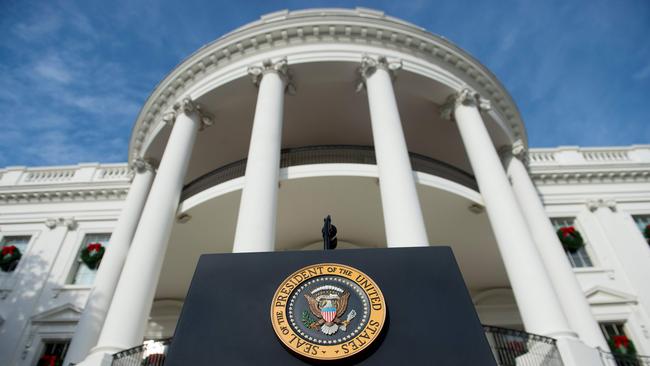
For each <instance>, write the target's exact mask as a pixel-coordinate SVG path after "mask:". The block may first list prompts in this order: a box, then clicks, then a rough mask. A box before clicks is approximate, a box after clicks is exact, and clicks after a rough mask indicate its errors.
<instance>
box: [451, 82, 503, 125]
mask: <svg viewBox="0 0 650 366" xmlns="http://www.w3.org/2000/svg"><path fill="white" fill-rule="evenodd" d="M460 105H464V106H473V107H477V108H478V109H479V110H480V111H489V110H490V109H492V105H491V103H490V101H489V100H487V99H485V98H482V97H481V95H480V94H479V93H477V92H475V91H474V90H471V89H469V88H464V89H462V90H460V91H458V92H456V93H454V94H452V95H450V96H449V97H447V101H445V103H444V104H443V105H442V106H441V108H440V116H441V117H442V118H444V119H447V120H453V119H454V110H455V109H456V107H458V106H460Z"/></svg>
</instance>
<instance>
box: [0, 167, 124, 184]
mask: <svg viewBox="0 0 650 366" xmlns="http://www.w3.org/2000/svg"><path fill="white" fill-rule="evenodd" d="M131 177H132V172H131V170H130V169H129V167H128V165H127V164H124V163H120V164H99V163H88V164H78V165H72V166H59V167H50V168H42V167H34V168H27V167H7V168H5V169H0V187H7V188H9V187H11V188H19V187H31V186H40V185H47V186H52V185H59V184H77V183H81V184H83V183H102V182H129V181H130V180H131Z"/></svg>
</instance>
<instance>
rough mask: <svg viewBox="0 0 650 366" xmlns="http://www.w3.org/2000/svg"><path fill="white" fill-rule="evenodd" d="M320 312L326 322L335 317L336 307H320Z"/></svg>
mask: <svg viewBox="0 0 650 366" xmlns="http://www.w3.org/2000/svg"><path fill="white" fill-rule="evenodd" d="M320 313H321V315H322V316H323V319H325V321H326V322H328V323H331V322H332V321H333V320H334V318H336V308H334V307H324V308H322V309H320Z"/></svg>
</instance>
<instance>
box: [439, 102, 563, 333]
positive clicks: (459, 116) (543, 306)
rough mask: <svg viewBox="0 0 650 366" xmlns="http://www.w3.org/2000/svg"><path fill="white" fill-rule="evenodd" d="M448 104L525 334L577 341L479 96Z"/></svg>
mask: <svg viewBox="0 0 650 366" xmlns="http://www.w3.org/2000/svg"><path fill="white" fill-rule="evenodd" d="M450 102H451V106H450V107H451V108H452V112H453V117H454V118H455V120H456V124H457V125H458V129H459V131H460V135H461V138H462V140H463V144H464V145H465V150H466V151H467V155H468V158H469V161H470V163H471V165H472V170H473V171H474V175H475V177H476V181H477V183H478V186H479V190H480V191H481V195H482V197H483V200H484V202H485V209H486V212H487V215H488V217H489V219H490V225H491V226H492V231H493V232H494V236H495V237H496V241H497V245H498V247H499V251H500V253H501V258H502V259H503V264H504V265H505V268H506V272H507V274H508V278H509V280H510V285H511V287H512V291H513V293H514V295H515V299H516V301H517V305H518V308H519V313H520V314H521V318H522V320H523V322H524V326H525V327H526V331H528V332H531V333H537V334H541V335H545V336H550V337H575V336H576V335H575V334H574V333H573V332H572V331H571V330H570V328H569V324H568V321H567V319H566V317H565V316H564V313H563V312H562V307H561V306H560V302H559V300H558V298H557V294H556V293H555V290H554V289H553V286H552V284H551V280H550V278H549V277H548V274H547V273H546V268H544V264H543V263H542V260H541V257H540V255H539V252H538V251H537V248H536V247H535V244H534V242H533V238H532V236H531V234H530V232H529V230H528V227H527V225H526V221H525V220H524V218H523V216H522V213H521V211H520V209H519V206H518V204H517V201H516V199H515V195H514V193H513V191H512V188H511V187H510V183H509V182H508V178H507V177H506V173H505V171H504V170H503V166H502V165H501V161H500V160H499V156H498V154H497V152H496V149H495V148H494V146H493V144H492V140H491V138H490V135H489V134H488V131H487V128H486V127H485V124H484V123H483V119H482V118H481V115H480V113H479V108H478V104H479V103H480V101H479V98H478V96H477V95H476V94H475V93H473V92H471V91H469V90H467V89H464V90H462V91H461V92H459V93H458V94H457V95H455V96H453V99H452V100H450Z"/></svg>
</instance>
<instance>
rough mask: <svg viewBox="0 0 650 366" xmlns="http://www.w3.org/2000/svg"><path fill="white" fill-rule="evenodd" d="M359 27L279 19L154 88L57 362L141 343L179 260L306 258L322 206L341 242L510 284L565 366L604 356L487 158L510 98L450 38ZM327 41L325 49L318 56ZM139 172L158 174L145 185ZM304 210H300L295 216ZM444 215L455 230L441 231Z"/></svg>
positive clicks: (493, 154)
mask: <svg viewBox="0 0 650 366" xmlns="http://www.w3.org/2000/svg"><path fill="white" fill-rule="evenodd" d="M357 15H358V14H354V15H352V14H348V13H345V12H343V13H337V12H333V13H332V15H331V17H333V18H336V19H337V20H340V21H342V20H345V21H349V22H350V25H349V26H345V25H343V26H331V27H325V26H324V25H323V24H325V23H324V20H323V19H328V18H327V17H326V18H322V17H316V16H314V17H311V18H310V17H306V18H305V19H301V20H300V22H302V23H301V24H296V23H295V22H283V20H282V19H281V17H280V18H278V19H279V20H278V22H279V23H278V24H279V25H282V27H280V28H282V29H276V30H274V31H273V32H272V33H267V34H271V35H270V36H269V37H270V38H271V39H270V40H269V39H268V38H265V37H264V36H262V34H264V32H266V30H265V28H266V25H265V24H254V25H252V26H251V27H250V28H248V29H247V30H246V31H242V32H239V33H235V34H233V35H231V36H230V37H225V38H223V39H221V40H219V41H218V42H216V43H215V44H212V45H209V46H208V47H206V48H204V49H202V50H201V51H199V52H198V53H197V54H195V55H193V56H192V57H191V58H190V59H188V60H187V61H185V62H184V63H183V64H182V65H181V66H179V68H178V69H177V71H175V72H173V73H172V74H171V75H170V76H169V77H168V78H167V79H165V80H164V81H163V82H162V83H161V85H159V86H158V88H157V89H156V90H155V91H154V93H153V94H152V96H151V98H150V99H149V100H148V101H147V103H146V104H145V107H144V108H143V110H142V112H141V114H140V116H139V118H138V121H137V122H136V126H135V128H134V134H133V139H132V141H131V146H130V155H131V157H132V158H133V159H138V160H134V162H135V161H137V163H134V167H135V169H136V170H137V171H138V172H139V173H138V174H136V178H135V180H134V183H133V186H132V188H131V193H130V195H129V198H128V199H127V202H128V203H127V207H129V208H131V209H129V210H126V209H125V211H124V212H123V214H122V217H121V219H120V221H119V224H118V228H117V231H116V232H115V233H114V234H113V238H112V242H113V241H114V242H116V246H117V247H118V248H120V249H119V251H118V250H115V251H114V252H115V253H117V254H113V253H111V256H110V257H108V256H107V258H106V259H105V261H106V262H104V264H103V265H102V267H101V269H100V271H99V273H98V282H97V283H96V289H95V291H94V293H96V294H100V293H101V294H102V298H101V299H100V297H99V296H97V299H95V298H93V297H91V298H90V300H89V304H90V305H92V306H89V305H87V307H86V310H85V313H84V315H83V316H82V319H84V318H88V319H90V317H91V314H92V316H93V317H94V320H93V321H82V322H80V324H79V326H78V328H77V332H76V334H75V337H74V338H73V341H72V346H71V351H70V353H69V355H68V359H67V361H66V362H80V361H82V360H83V362H81V363H80V364H82V365H99V364H101V362H106V360H107V359H108V357H110V355H111V354H112V353H115V352H118V351H120V350H123V349H127V348H130V347H133V346H136V345H138V344H140V343H142V340H143V337H144V335H145V328H146V324H147V320H148V318H149V314H150V312H151V308H152V304H153V303H154V300H155V299H163V298H166V296H163V295H161V294H164V293H165V291H169V292H170V293H174V294H176V295H178V296H181V297H182V296H183V295H182V292H183V290H186V288H183V285H182V283H183V282H182V280H179V279H178V278H179V277H180V278H185V277H184V276H186V275H187V273H188V271H190V272H189V273H191V268H192V264H193V263H194V262H193V261H195V259H196V255H193V256H188V255H186V253H187V252H191V253H194V254H197V255H198V254H200V253H201V252H213V251H217V252H218V251H232V252H262V251H274V250H286V249H312V248H313V247H314V244H315V243H316V242H317V241H318V237H317V236H316V238H314V237H313V234H311V232H312V231H311V230H308V229H303V228H301V227H304V226H306V225H308V222H307V221H308V220H307V219H305V218H304V217H311V216H316V217H318V216H324V215H325V214H327V213H330V212H331V211H334V214H333V216H334V219H335V222H337V225H338V226H339V230H340V233H341V234H340V235H341V236H340V238H342V240H341V241H342V246H343V247H358V248H363V247H367V246H379V247H384V246H385V247H388V248H390V247H400V246H426V245H451V246H452V248H453V249H454V250H455V251H456V250H457V256H458V259H459V262H460V263H461V269H462V270H463V272H464V275H465V269H466V270H467V272H466V273H467V278H466V281H467V282H468V285H469V287H470V288H471V287H472V284H473V283H474V284H475V285H476V289H477V290H479V289H480V290H484V289H486V288H490V286H493V287H494V286H502V287H508V288H511V289H512V293H513V295H514V298H515V300H516V303H517V310H518V315H519V316H520V317H521V321H522V323H523V326H524V327H525V329H526V330H527V331H529V332H532V333H537V334H540V335H544V336H549V337H553V338H557V339H559V340H560V341H561V342H564V343H562V344H563V345H561V347H560V349H561V352H562V355H563V357H565V356H566V361H565V364H567V365H572V364H575V365H578V364H580V362H584V361H585V358H580V357H590V356H584V354H585V353H586V354H588V353H589V352H588V350H589V348H588V347H587V346H589V347H604V346H606V344H605V341H604V339H603V337H602V334H600V333H599V332H598V331H597V329H598V325H597V323H596V322H595V320H594V319H593V316H591V313H590V312H589V306H588V304H587V302H586V300H584V295H583V294H582V292H581V290H580V288H579V286H577V282H576V281H575V278H573V281H572V280H571V279H570V278H571V275H572V274H571V268H570V265H569V263H568V261H567V260H566V257H562V255H563V253H562V252H561V247H560V246H559V243H558V242H557V239H556V238H555V239H554V240H553V239H552V237H553V235H552V229H551V226H550V222H549V221H548V218H546V217H545V215H544V212H543V206H542V204H541V202H540V201H539V197H537V196H536V195H535V192H534V187H532V186H531V185H532V183H530V178H529V177H528V173H527V171H526V168H525V166H524V165H523V164H522V162H521V161H519V160H518V159H519V158H517V157H514V158H513V157H511V156H504V161H503V162H502V160H501V157H500V156H499V154H498V151H499V150H500V149H501V148H504V147H505V148H507V149H512V148H513V147H515V148H519V149H521V148H525V146H526V142H525V133H524V132H523V131H524V127H523V122H522V121H521V119H520V117H519V115H518V113H517V109H516V106H515V105H514V102H513V101H512V100H511V99H510V97H509V96H508V94H507V91H505V89H503V87H502V86H501V85H500V84H499V82H498V81H497V80H496V78H495V77H494V76H493V75H491V74H490V73H489V72H488V71H487V70H485V69H484V68H483V66H481V65H480V64H479V63H478V62H477V61H475V60H474V59H472V58H471V57H470V56H469V55H467V54H465V53H464V52H463V51H462V50H460V49H458V48H457V47H455V46H453V45H451V44H449V43H448V42H446V41H444V40H442V39H439V38H438V37H435V36H432V35H430V34H428V33H425V32H423V31H421V30H418V29H415V28H412V27H410V26H408V25H404V24H402V23H399V22H397V21H395V20H393V19H386V18H383V17H376V15H374V16H370V17H369V19H368V20H360V19H357V18H358V17H357ZM328 20H332V19H328ZM364 22H367V24H366V23H364ZM359 23H362V24H359ZM321 29H322V30H321ZM321 32H325V33H326V34H329V35H330V36H331V37H332V39H333V40H335V41H336V42H333V43H327V44H322V45H320V44H319V42H321V40H322V39H321V38H319V37H321V36H320V34H321ZM243 33H245V34H243ZM344 36H345V37H348V38H345V37H344ZM309 37H312V38H309ZM314 37H315V38H314ZM258 38H259V39H258ZM371 38H372V39H375V40H378V43H373V42H371V41H370V39H371ZM292 39H295V40H296V43H291V40H292ZM254 40H255V41H254ZM297 40H303V41H304V42H298V41H297ZM359 40H363V42H362V43H356V44H355V43H354V42H358V41H359ZM261 42H265V43H268V44H269V45H274V44H277V45H278V47H266V48H265V47H261V46H260V43H261ZM280 42H284V43H280ZM317 45H318V46H317ZM397 45H399V48H396V47H393V46H397ZM244 49H248V50H250V51H249V52H250V53H249V54H246V56H244V57H234V53H242V55H243V54H245V52H244V51H243V50H244ZM251 76H252V77H253V80H251V79H250V77H251ZM359 85H360V86H361V88H359V89H358V90H357V91H355V89H357V86H359ZM289 91H291V93H288V92H289ZM208 126H212V127H211V128H206V127H208ZM300 149H302V150H300ZM289 151H290V152H291V154H289V153H288V152H289ZM324 151H327V153H323V152H324ZM362 151H363V153H361V152H362ZM301 154H302V155H301ZM310 154H311V155H310ZM318 154H320V155H318ZM328 154H329V155H328ZM364 154H365V155H364ZM316 155H318V156H316ZM285 156H287V157H288V156H291V157H292V158H295V159H297V160H296V161H293V162H292V161H289V162H284V161H283V157H285ZM366 158H367V159H366ZM300 159H303V160H301V161H298V160H300ZM310 159H311V160H310ZM318 159H320V160H318ZM364 159H366V160H364ZM244 160H245V162H244ZM145 161H146V162H155V161H160V163H159V164H158V168H157V172H156V174H155V177H154V173H153V168H139V167H140V166H142V165H143V164H145V163H144V162H145ZM504 162H505V163H506V164H507V165H506V166H507V168H508V171H507V172H506V170H505V168H504ZM147 164H148V163H147ZM237 164H239V165H237ZM283 164H284V165H283ZM237 169H239V170H237ZM228 174H231V175H228ZM508 174H509V175H510V178H511V181H509V180H508ZM149 186H150V187H151V188H150V190H149ZM147 191H148V192H147ZM318 192H321V193H322V194H323V195H324V197H325V199H319V198H317V197H319V196H318ZM479 192H480V193H479ZM144 197H146V201H145V200H144ZM306 200H313V201H314V204H312V205H307V206H309V207H310V210H311V212H302V211H300V210H301V209H302V210H305V208H304V207H305V201H306ZM319 210H327V212H321V211H319ZM350 212H352V213H355V214H353V215H348V214H347V213H350ZM301 213H302V216H304V217H303V218H301V217H300V216H301V215H300V214H301ZM446 216H448V217H446ZM290 218H291V219H290ZM449 218H453V219H454V220H456V222H452V223H450V224H449V225H454V229H459V230H456V231H450V230H445V227H444V226H443V225H441V223H442V222H446V221H445V220H449ZM303 220H304V222H303ZM310 220H311V219H310ZM336 220H339V221H336ZM458 220H464V221H463V222H467V223H468V225H469V226H466V227H463V225H458ZM451 221H453V220H451ZM288 222H291V223H292V224H291V225H289V224H288ZM136 223H137V226H136ZM314 224H315V225H318V222H315V223H314ZM471 224H475V226H471ZM448 227H449V226H448ZM190 228H192V229H190ZM369 229H372V230H369ZM462 229H465V230H467V231H468V232H467V233H465V232H461V231H460V230H462ZM345 230H347V232H346V231H345ZM215 231H216V232H215ZM444 231H447V232H446V233H444V234H441V232H444ZM474 231H475V232H474ZM307 232H309V233H310V234H307ZM314 232H315V233H316V234H317V233H318V230H314ZM377 232H379V233H377ZM303 233H304V234H303ZM209 234H214V235H209ZM205 241H212V243H206V242H205ZM483 243H487V244H486V247H483V248H481V246H480V244H483ZM549 243H550V244H549ZM490 245H492V246H491V247H490ZM549 245H558V247H557V250H556V249H548V246H549ZM168 246H169V248H168ZM183 246H189V248H188V247H183ZM192 246H195V247H192ZM127 248H128V254H125V253H126V251H127ZM197 248H200V249H197ZM486 248H487V249H486ZM497 248H498V250H495V249H497ZM490 249H492V250H491V252H490ZM477 252H490V253H491V254H487V255H486V257H485V258H487V260H488V261H490V262H489V265H488V266H487V268H489V269H492V270H494V272H495V273H496V275H493V274H490V273H489V269H488V270H483V271H481V270H480V269H477V268H475V267H476V264H477V262H478V263H481V260H480V259H481V258H478V259H477V258H475V257H474V256H475V254H472V253H477ZM560 257H562V258H560ZM107 262H108V263H110V264H111V265H110V268H111V269H110V270H109V269H106V267H109V266H107V265H105V264H106V263H107ZM179 263H183V267H184V268H182V269H181V268H180V267H181V265H180V264H179ZM483 264H485V263H483ZM490 266H491V267H490ZM120 268H121V272H119V269H120ZM177 271H178V272H177ZM118 272H119V276H118ZM481 276H487V277H489V280H490V281H492V283H490V284H487V283H483V284H481V285H478V283H480V280H479V278H480V277H481ZM99 279H102V281H99ZM474 281H476V282H474ZM179 283H181V285H179ZM533 284H534V285H533ZM171 288H173V290H170V289H171ZM109 299H110V301H109ZM567 299H570V300H567ZM581 299H582V300H581ZM99 325H101V326H99ZM91 340H96V342H94V341H91ZM585 350H587V351H585ZM592 356H593V357H597V354H595V355H592ZM587 359H589V358H587ZM571 360H572V361H571ZM589 360H592V359H589Z"/></svg>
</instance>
